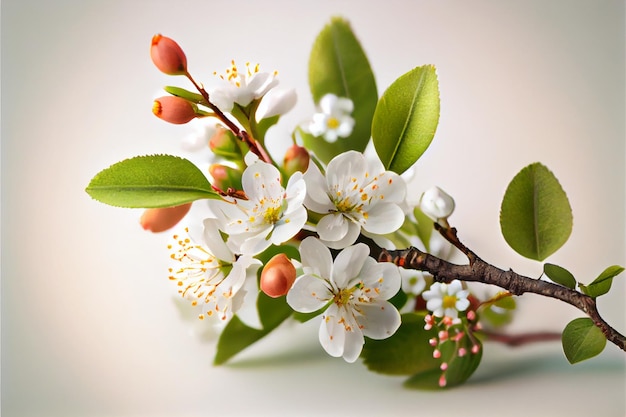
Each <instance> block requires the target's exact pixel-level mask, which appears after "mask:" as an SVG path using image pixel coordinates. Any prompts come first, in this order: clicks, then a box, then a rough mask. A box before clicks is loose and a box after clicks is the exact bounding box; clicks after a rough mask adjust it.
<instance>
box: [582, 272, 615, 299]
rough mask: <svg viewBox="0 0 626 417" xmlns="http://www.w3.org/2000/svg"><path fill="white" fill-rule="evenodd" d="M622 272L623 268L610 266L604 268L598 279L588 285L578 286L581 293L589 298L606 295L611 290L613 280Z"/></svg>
mask: <svg viewBox="0 0 626 417" xmlns="http://www.w3.org/2000/svg"><path fill="white" fill-rule="evenodd" d="M622 271H624V267H622V266H619V265H612V266H609V267H608V268H606V269H605V270H604V271H602V273H601V274H600V275H598V277H597V278H596V279H595V280H593V282H592V283H591V284H589V285H583V284H580V285H579V286H580V289H581V291H582V292H584V293H585V294H587V295H588V296H590V297H594V298H595V297H599V296H601V295H604V294H606V293H607V292H609V290H610V289H611V284H613V278H614V277H616V276H617V275H619V274H621V273H622Z"/></svg>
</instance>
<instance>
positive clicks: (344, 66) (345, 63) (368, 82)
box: [301, 18, 378, 163]
mask: <svg viewBox="0 0 626 417" xmlns="http://www.w3.org/2000/svg"><path fill="white" fill-rule="evenodd" d="M309 86H310V89H311V94H312V96H313V100H314V101H315V103H319V101H320V99H321V98H322V97H323V96H324V95H326V94H329V93H332V94H335V95H336V96H338V97H344V98H349V99H350V100H352V103H353V104H354V111H353V112H352V118H353V119H354V121H355V124H354V129H353V131H352V134H351V135H350V136H349V137H347V138H339V139H338V140H337V141H336V142H334V143H328V142H326V141H325V140H324V139H321V138H316V137H314V136H312V135H310V134H306V133H303V134H302V135H301V136H302V139H303V142H304V146H305V147H307V148H308V149H310V150H312V151H313V152H315V154H316V156H317V157H318V158H320V159H321V160H322V161H323V162H325V163H328V162H329V161H330V160H331V159H332V158H333V157H334V156H336V155H338V154H340V153H343V152H346V151H348V150H356V151H359V152H362V151H364V150H365V147H366V146H367V143H368V142H369V140H370V136H371V126H372V117H373V115H374V109H375V108H376V101H377V100H378V91H377V90H376V80H375V79H374V74H373V73H372V69H371V67H370V64H369V61H368V59H367V56H366V55H365V52H364V51H363V49H362V47H361V45H360V43H359V41H358V39H357V38H356V36H355V35H354V33H353V32H352V29H351V28H350V24H349V23H348V22H347V21H345V20H343V19H341V18H333V19H332V20H331V22H330V23H329V24H328V25H326V26H325V27H324V29H322V31H321V32H320V34H319V35H318V37H317V39H316V40H315V43H314V45H313V49H312V50H311V55H310V57H309Z"/></svg>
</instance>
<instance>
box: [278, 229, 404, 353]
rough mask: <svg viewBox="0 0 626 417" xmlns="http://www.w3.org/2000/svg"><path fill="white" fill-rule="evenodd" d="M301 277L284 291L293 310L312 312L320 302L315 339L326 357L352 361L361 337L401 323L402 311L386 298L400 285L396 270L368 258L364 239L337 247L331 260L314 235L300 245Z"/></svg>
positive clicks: (380, 335) (378, 335)
mask: <svg viewBox="0 0 626 417" xmlns="http://www.w3.org/2000/svg"><path fill="white" fill-rule="evenodd" d="M300 255H301V258H302V268H303V272H304V275H301V276H300V277H298V278H297V279H296V282H295V283H294V285H293V287H291V290H290V291H289V292H288V293H287V303H288V304H289V305H290V306H291V307H292V308H293V309H294V310H296V311H299V312H303V313H311V312H314V311H317V310H319V309H321V308H323V307H324V306H326V305H328V308H327V309H326V311H325V312H324V314H323V315H322V321H321V323H320V329H319V339H320V343H321V344H322V347H323V348H324V349H325V350H326V352H328V354H329V355H331V356H334V357H340V356H342V357H343V358H344V359H345V360H346V361H347V362H354V361H356V359H357V358H358V357H359V355H360V354H361V350H362V349H363V344H364V343H365V339H364V336H367V337H370V338H372V339H385V338H387V337H390V336H391V335H393V334H394V333H395V332H396V330H398V327H399V326H400V313H398V310H396V308H395V307H394V306H393V305H392V304H391V303H390V302H389V301H387V300H388V299H389V298H391V297H393V296H394V295H395V294H396V293H397V292H398V290H399V289H400V274H399V272H398V268H397V267H396V266H395V265H393V264H389V263H378V262H376V261H375V260H374V259H373V258H371V257H369V256H368V255H369V248H368V247H367V245H365V244H363V243H359V244H357V245H354V246H350V247H348V248H346V249H344V250H343V251H341V252H340V253H339V254H338V255H337V257H336V258H335V261H334V262H333V258H332V256H331V254H330V250H329V249H328V248H327V247H326V246H324V245H323V244H322V243H321V242H320V241H319V240H318V239H316V238H313V237H308V238H306V239H305V240H303V241H302V243H301V245H300Z"/></svg>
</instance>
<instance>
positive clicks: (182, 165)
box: [85, 155, 220, 208]
mask: <svg viewBox="0 0 626 417" xmlns="http://www.w3.org/2000/svg"><path fill="white" fill-rule="evenodd" d="M85 191H86V192H87V194H89V195H90V196H91V197H92V198H94V199H95V200H98V201H100V202H101V203H105V204H109V205H111V206H116V207H128V208H158V207H172V206H178V205H181V204H184V203H189V202H192V201H195V200H199V199H202V198H220V197H219V195H218V194H217V193H216V192H215V191H213V189H212V188H211V184H210V183H209V181H208V180H207V179H206V177H205V176H204V174H203V173H202V171H200V170H199V169H198V167H196V166H195V165H194V164H193V163H191V162H190V161H188V160H187V159H184V158H179V157H177V156H171V155H149V156H137V157H134V158H130V159H126V160H124V161H121V162H118V163H116V164H113V165H111V166H110V167H109V168H107V169H104V170H102V171H100V172H99V173H98V174H96V176H95V177H93V179H92V180H91V182H90V183H89V185H88V186H87V188H86V189H85Z"/></svg>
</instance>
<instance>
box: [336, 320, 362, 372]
mask: <svg viewBox="0 0 626 417" xmlns="http://www.w3.org/2000/svg"><path fill="white" fill-rule="evenodd" d="M355 324H356V323H355ZM364 344H365V338H364V337H363V332H361V330H359V328H358V327H356V326H355V327H354V328H353V330H352V331H346V332H345V340H344V343H343V355H342V356H343V359H344V360H345V361H346V362H348V363H353V362H355V361H356V360H357V359H358V358H359V356H360V355H361V351H362V350H363V345H364Z"/></svg>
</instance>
